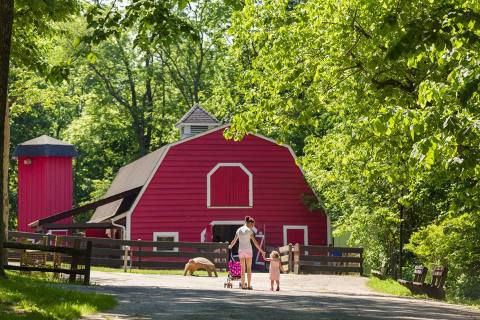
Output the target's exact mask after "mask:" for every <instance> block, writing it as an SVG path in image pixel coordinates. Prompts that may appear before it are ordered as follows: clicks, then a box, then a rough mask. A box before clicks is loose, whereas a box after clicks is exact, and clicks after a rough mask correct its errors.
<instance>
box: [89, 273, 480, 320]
mask: <svg viewBox="0 0 480 320" xmlns="http://www.w3.org/2000/svg"><path fill="white" fill-rule="evenodd" d="M253 276H254V277H253V285H254V289H255V290H253V291H248V290H241V289H224V288H223V283H224V281H225V278H224V277H220V278H208V277H183V276H171V275H142V274H131V273H104V272H92V281H93V282H95V283H96V284H97V285H98V286H94V287H91V288H92V289H93V290H95V291H97V292H103V293H111V294H113V295H115V296H116V297H117V299H118V306H117V307H116V308H115V309H114V310H112V311H111V312H110V313H103V314H97V315H95V316H91V317H87V318H85V319H89V320H100V319H102V320H106V319H110V320H125V319H140V320H147V319H148V320H150V319H183V320H186V319H196V320H203V319H249V320H254V319H261V320H268V319H272V320H273V319H275V320H281V319H296V320H304V319H305V320H310V319H311V320H320V319H332V320H333V319H342V320H343V319H409V320H420V319H422V320H427V319H428V320H430V319H432V320H433V319H435V320H442V319H446V320H450V319H451V320H454V319H455V320H467V319H480V312H477V311H473V310H470V309H467V308H462V307H457V306H452V305H449V304H445V303H440V302H435V301H430V300H416V299H407V298H398V297H392V296H387V295H382V294H377V293H374V292H372V291H370V290H369V289H368V288H367V286H366V281H367V279H366V278H360V277H353V276H352V277H350V276H332V275H291V274H287V275H282V278H281V282H282V283H281V284H282V288H281V289H282V291H280V292H271V291H270V290H269V288H270V282H269V280H268V274H261V273H257V274H254V275H253ZM235 288H237V283H235Z"/></svg>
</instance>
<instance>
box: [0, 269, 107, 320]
mask: <svg viewBox="0 0 480 320" xmlns="http://www.w3.org/2000/svg"><path fill="white" fill-rule="evenodd" d="M56 282H57V283H55V281H51V280H48V279H45V278H40V277H36V276H24V275H20V274H18V273H16V272H9V273H8V279H7V280H4V279H0V319H2V320H13V319H15V320H17V319H18V320H21V319H25V320H27V319H28V320H44V319H49V320H50V319H51V320H57V319H58V320H60V319H61V320H69V319H78V318H80V317H81V316H83V315H86V314H92V313H96V312H99V311H103V310H107V309H111V308H113V307H114V306H115V305H116V301H115V299H114V298H113V297H112V296H109V295H104V294H95V293H87V292H80V291H75V290H69V289H65V285H63V286H61V287H60V286H59V285H58V281H56Z"/></svg>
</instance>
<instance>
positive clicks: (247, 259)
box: [228, 216, 265, 290]
mask: <svg viewBox="0 0 480 320" xmlns="http://www.w3.org/2000/svg"><path fill="white" fill-rule="evenodd" d="M254 224H255V220H253V218H252V217H250V216H246V217H245V225H244V226H242V227H240V228H238V230H237V232H236V234H235V238H234V239H233V241H232V243H231V244H230V245H229V246H228V248H229V249H232V248H233V246H234V245H235V243H237V240H238V242H239V244H238V257H239V258H240V265H241V266H242V279H241V285H242V289H248V290H252V285H251V282H252V258H253V250H252V244H251V241H253V244H254V245H255V247H257V249H258V251H260V253H261V254H262V256H263V255H265V251H263V250H262V248H261V247H260V245H259V244H258V242H257V239H255V235H254V233H253V231H252V228H253V226H254ZM245 272H247V282H248V285H247V286H245Z"/></svg>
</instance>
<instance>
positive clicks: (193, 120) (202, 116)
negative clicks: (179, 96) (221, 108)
mask: <svg viewBox="0 0 480 320" xmlns="http://www.w3.org/2000/svg"><path fill="white" fill-rule="evenodd" d="M182 123H188V124H220V122H219V121H218V120H217V119H216V118H215V117H214V116H212V115H211V114H210V113H208V112H207V111H206V110H205V109H203V108H202V107H201V106H200V105H199V104H197V103H196V104H194V105H193V107H191V108H190V110H188V112H187V113H185V115H184V116H183V117H182V118H181V119H180V120H179V121H178V122H177V124H176V125H177V126H178V125H180V124H182Z"/></svg>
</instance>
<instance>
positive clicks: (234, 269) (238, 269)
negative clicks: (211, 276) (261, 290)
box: [223, 251, 242, 288]
mask: <svg viewBox="0 0 480 320" xmlns="http://www.w3.org/2000/svg"><path fill="white" fill-rule="evenodd" d="M241 277H242V266H241V265H240V262H239V261H236V260H235V259H234V258H233V254H232V252H231V251H230V260H229V261H228V275H227V281H225V283H224V284H223V287H224V288H233V281H235V280H237V281H238V280H240V279H241ZM238 285H239V286H240V287H241V286H242V285H241V283H239V284H238Z"/></svg>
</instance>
